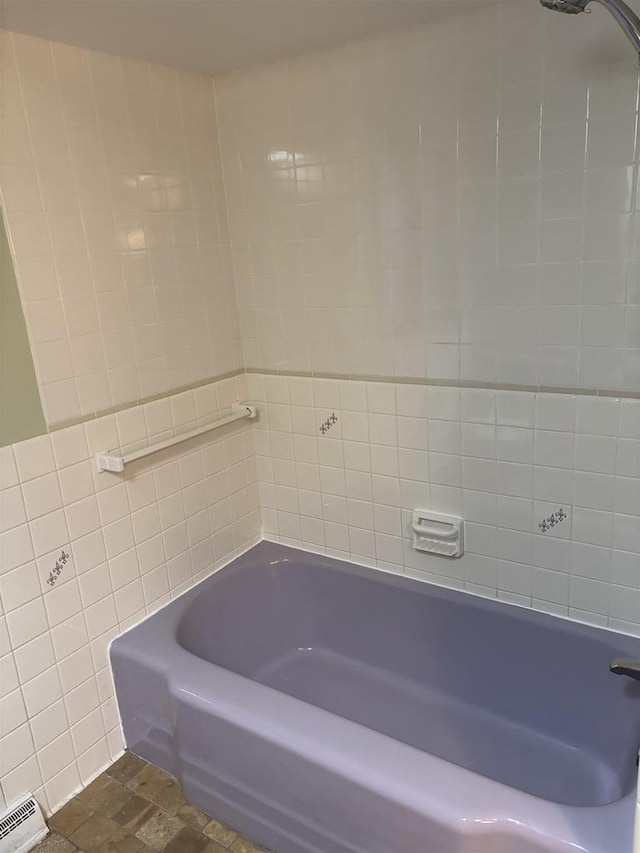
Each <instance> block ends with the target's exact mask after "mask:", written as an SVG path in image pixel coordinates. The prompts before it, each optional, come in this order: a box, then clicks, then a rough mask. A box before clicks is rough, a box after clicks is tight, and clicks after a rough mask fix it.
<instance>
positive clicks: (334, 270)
mask: <svg viewBox="0 0 640 853" xmlns="http://www.w3.org/2000/svg"><path fill="white" fill-rule="evenodd" d="M638 80H639V77H638V63H637V58H636V57H635V55H634V53H633V51H632V50H630V49H629V45H628V43H627V42H626V41H625V39H624V37H622V38H621V37H620V32H619V30H618V29H617V28H616V27H615V25H613V26H612V22H611V20H610V18H609V16H608V15H607V14H606V12H604V10H600V9H598V8H595V7H594V10H593V14H592V15H591V16H589V17H588V18H587V17H586V16H585V17H580V18H577V19H576V18H573V17H571V18H569V17H564V16H558V15H551V14H549V13H548V12H547V11H545V10H544V9H542V8H541V7H540V6H539V4H537V3H527V4H521V3H505V4H497V5H495V6H493V7H492V8H488V7H486V6H485V7H483V8H480V9H475V10H472V11H467V12H462V13H459V14H457V15H454V14H453V13H450V14H449V15H448V16H447V17H446V18H445V19H444V20H442V21H440V22H438V23H432V24H430V25H429V26H428V27H426V28H423V29H417V30H415V31H413V32H411V33H404V34H399V35H394V36H387V37H383V38H380V39H376V40H370V41H367V42H363V43H359V44H354V45H348V46H346V47H341V48H338V49H334V50H328V51H323V52H321V53H316V54H313V55H306V56H302V57H300V58H299V59H295V60H293V61H291V62H286V63H280V64H277V65H269V66H264V67H260V68H256V69H251V70H249V71H244V72H238V73H235V74H232V75H229V76H228V77H226V78H222V79H221V80H219V81H217V82H216V96H217V111H218V122H219V128H220V139H221V148H222V156H223V164H224V174H225V186H226V191H227V204H228V209H229V222H230V229H231V240H232V245H233V258H234V269H235V274H236V286H237V293H238V304H239V308H240V323H241V328H242V336H243V341H244V351H245V363H246V365H247V366H249V367H256V368H260V367H263V368H280V369H284V370H287V369H295V370H307V371H309V370H311V371H314V372H336V371H337V372H341V373H360V374H378V375H380V374H382V375H386V376H394V375H395V376H419V377H422V376H428V377H430V378H440V379H458V378H463V379H473V380H481V381H490V382H506V383H518V384H529V385H560V386H582V387H589V388H611V389H622V388H625V389H635V390H638V389H640V328H639V326H638V315H639V312H640V305H639V300H640V242H639V239H638V235H639V234H640V230H639V229H640V216H639V210H640V207H639V205H640V194H639V193H638V151H639V142H638V130H637V125H638Z"/></svg>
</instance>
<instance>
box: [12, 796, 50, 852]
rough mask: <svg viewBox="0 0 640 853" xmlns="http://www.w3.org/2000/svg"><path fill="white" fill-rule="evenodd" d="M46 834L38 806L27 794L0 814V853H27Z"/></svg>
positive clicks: (45, 826) (45, 827)
mask: <svg viewBox="0 0 640 853" xmlns="http://www.w3.org/2000/svg"><path fill="white" fill-rule="evenodd" d="M47 832H48V830H47V825H46V823H45V822H44V818H43V817H42V812H41V811H40V806H39V805H38V803H37V802H36V800H35V799H34V798H33V796H32V795H31V794H27V795H26V796H24V797H23V798H22V799H21V800H18V802H17V803H13V804H12V805H10V806H9V808H8V809H6V810H5V811H3V812H2V813H1V814H0V853H27V851H29V850H31V849H32V848H33V847H35V845H36V844H37V843H38V841H40V840H42V839H43V838H44V837H45V836H46V835H47Z"/></svg>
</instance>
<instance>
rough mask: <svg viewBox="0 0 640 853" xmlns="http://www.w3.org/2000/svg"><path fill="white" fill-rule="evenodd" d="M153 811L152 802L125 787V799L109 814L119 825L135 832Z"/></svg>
mask: <svg viewBox="0 0 640 853" xmlns="http://www.w3.org/2000/svg"><path fill="white" fill-rule="evenodd" d="M153 811H155V806H154V805H153V803H150V802H149V801H148V800H145V799H143V798H142V797H140V796H138V794H135V793H134V792H133V791H129V790H128V789H127V799H126V800H125V802H124V803H123V804H122V806H121V807H120V808H119V809H118V811H117V812H114V813H113V814H112V815H111V820H114V821H115V822H116V823H117V824H118V825H119V826H126V827H127V828H128V829H129V831H130V832H135V831H136V829H137V828H138V827H139V826H141V825H142V824H143V823H144V822H145V821H146V820H147V818H149V817H151V813H152V812H153Z"/></svg>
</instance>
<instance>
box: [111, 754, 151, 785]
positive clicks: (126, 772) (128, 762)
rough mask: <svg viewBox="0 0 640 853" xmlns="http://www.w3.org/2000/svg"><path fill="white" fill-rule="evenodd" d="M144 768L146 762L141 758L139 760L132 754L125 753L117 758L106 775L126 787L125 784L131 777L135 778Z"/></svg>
mask: <svg viewBox="0 0 640 853" xmlns="http://www.w3.org/2000/svg"><path fill="white" fill-rule="evenodd" d="M146 766H147V762H146V761H145V760H144V759H143V758H139V757H138V756H137V755H134V754H133V753H132V752H125V754H124V755H123V756H122V757H121V758H119V759H118V760H117V761H116V762H115V764H112V765H111V767H109V769H108V770H107V771H106V773H107V774H108V775H109V776H111V778H112V779H116V780H117V781H118V782H122V784H123V785H126V784H127V782H130V781H131V780H132V779H133V777H134V776H137V775H138V773H139V772H140V771H141V770H142V769H143V768H144V767H146Z"/></svg>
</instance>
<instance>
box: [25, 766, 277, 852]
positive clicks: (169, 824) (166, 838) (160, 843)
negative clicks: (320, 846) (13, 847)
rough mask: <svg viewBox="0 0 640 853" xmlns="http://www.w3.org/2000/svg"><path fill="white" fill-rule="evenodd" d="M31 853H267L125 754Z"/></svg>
mask: <svg viewBox="0 0 640 853" xmlns="http://www.w3.org/2000/svg"><path fill="white" fill-rule="evenodd" d="M49 828H50V829H51V834H50V835H49V836H48V837H47V838H45V840H44V841H42V842H41V843H40V844H39V845H38V846H37V847H36V848H34V851H33V853H160V851H162V853H269V851H268V850H266V849H265V848H264V847H260V846H258V845H255V844H252V843H251V841H249V840H248V839H247V838H243V837H242V836H241V835H238V833H237V832H234V830H233V829H231V828H230V827H228V826H225V825H224V824H222V823H219V822H218V821H217V820H212V819H211V818H210V817H209V816H208V815H206V814H204V813H203V812H201V811H200V810H199V809H197V808H196V807H195V806H192V805H190V804H189V803H187V801H186V800H185V799H184V797H183V796H182V790H181V789H180V785H179V784H178V782H177V781H176V780H175V779H174V778H173V776H170V775H169V774H168V773H165V771H164V770H160V769H159V768H158V767H154V765H153V764H148V763H147V762H146V761H143V760H142V759H141V758H138V757H137V756H136V755H133V753H131V752H126V753H125V754H124V755H123V756H122V758H119V759H118V761H116V762H115V764H112V765H111V767H109V768H108V769H107V770H105V771H104V773H102V774H101V775H100V776H98V778H97V779H94V781H93V782H91V784H90V785H88V786H87V787H86V788H85V789H84V790H83V791H81V792H80V793H79V794H78V795H77V796H75V797H74V798H73V799H72V800H70V801H69V802H68V803H66V805H64V806H63V807H62V808H61V809H60V811H59V812H56V814H54V815H53V817H51V818H50V819H49Z"/></svg>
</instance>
